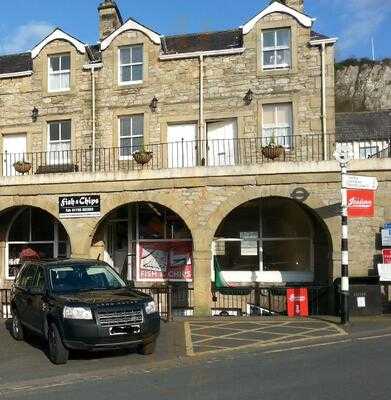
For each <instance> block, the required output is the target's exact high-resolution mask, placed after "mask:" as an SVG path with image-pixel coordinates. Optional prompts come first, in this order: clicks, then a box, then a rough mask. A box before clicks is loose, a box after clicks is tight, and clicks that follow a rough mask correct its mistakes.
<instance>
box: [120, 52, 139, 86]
mask: <svg viewBox="0 0 391 400" xmlns="http://www.w3.org/2000/svg"><path fill="white" fill-rule="evenodd" d="M143 62H144V61H143V45H136V46H126V47H120V49H119V73H118V76H119V84H120V85H126V84H133V83H141V82H142V81H143Z"/></svg>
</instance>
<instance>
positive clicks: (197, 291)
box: [193, 249, 212, 317]
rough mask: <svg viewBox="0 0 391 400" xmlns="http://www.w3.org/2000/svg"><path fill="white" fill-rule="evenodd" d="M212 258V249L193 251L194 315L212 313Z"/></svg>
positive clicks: (201, 315) (199, 315)
mask: <svg viewBox="0 0 391 400" xmlns="http://www.w3.org/2000/svg"><path fill="white" fill-rule="evenodd" d="M211 260H212V251H211V249H208V250H194V253H193V263H194V265H193V271H194V277H193V286H194V315H195V316H196V317H207V316H210V315H211V308H212V294H211V271H210V266H211Z"/></svg>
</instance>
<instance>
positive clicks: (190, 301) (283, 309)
mask: <svg viewBox="0 0 391 400" xmlns="http://www.w3.org/2000/svg"><path fill="white" fill-rule="evenodd" d="M134 289H136V290H139V291H141V292H143V293H146V294H148V295H150V296H151V297H152V298H153V299H154V301H155V303H156V306H157V308H158V311H159V314H160V316H161V318H162V319H164V320H165V321H171V320H172V319H173V318H174V317H191V316H193V315H194V289H193V288H192V287H188V286H186V285H162V286H149V287H134ZM307 289H308V305H309V312H310V315H323V314H327V312H328V311H329V310H328V304H329V298H330V290H332V289H331V288H330V287H329V286H308V287H307ZM286 296H287V287H280V286H270V287H263V286H252V287H248V288H247V287H239V288H225V289H220V290H212V292H211V300H212V315H214V316H228V315H231V316H279V315H287V298H286ZM10 299H11V290H10V289H0V305H1V309H0V318H4V319H7V318H10V317H11V308H10Z"/></svg>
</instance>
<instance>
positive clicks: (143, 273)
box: [137, 242, 193, 282]
mask: <svg viewBox="0 0 391 400" xmlns="http://www.w3.org/2000/svg"><path fill="white" fill-rule="evenodd" d="M137 267H138V268H137V280H139V281H149V282H165V281H174V282H191V281H192V280H193V265H192V243H189V242H155V243H149V242H140V245H139V262H138V265H137Z"/></svg>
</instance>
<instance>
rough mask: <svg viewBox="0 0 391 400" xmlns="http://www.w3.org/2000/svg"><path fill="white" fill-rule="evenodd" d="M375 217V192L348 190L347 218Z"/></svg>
mask: <svg viewBox="0 0 391 400" xmlns="http://www.w3.org/2000/svg"><path fill="white" fill-rule="evenodd" d="M374 215H375V191H374V190H356V189H354V190H353V189H348V217H350V218H360V217H373V216H374Z"/></svg>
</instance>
